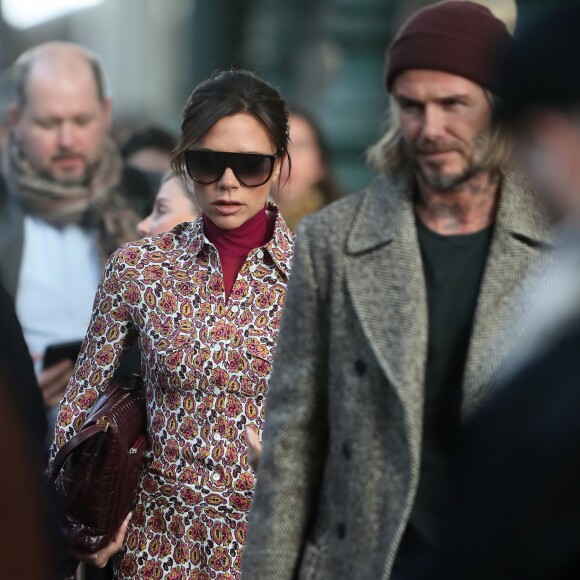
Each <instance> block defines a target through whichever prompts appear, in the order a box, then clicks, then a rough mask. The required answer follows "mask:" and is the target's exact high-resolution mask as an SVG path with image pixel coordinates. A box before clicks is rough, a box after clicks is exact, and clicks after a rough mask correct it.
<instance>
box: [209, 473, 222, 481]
mask: <svg viewBox="0 0 580 580" xmlns="http://www.w3.org/2000/svg"><path fill="white" fill-rule="evenodd" d="M211 478H212V479H213V480H214V481H219V480H220V474H219V473H214V474H213V475H212V476H211Z"/></svg>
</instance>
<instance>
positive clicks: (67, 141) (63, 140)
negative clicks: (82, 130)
mask: <svg viewBox="0 0 580 580" xmlns="http://www.w3.org/2000/svg"><path fill="white" fill-rule="evenodd" d="M74 133H75V131H74V128H73V127H71V125H69V124H68V123H63V124H62V125H60V127H59V130H58V144H59V145H60V147H61V148H63V149H70V148H71V147H72V145H73V143H74V140H75V135H74Z"/></svg>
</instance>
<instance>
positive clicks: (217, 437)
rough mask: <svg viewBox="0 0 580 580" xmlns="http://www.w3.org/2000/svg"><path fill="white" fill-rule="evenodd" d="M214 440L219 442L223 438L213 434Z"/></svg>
mask: <svg viewBox="0 0 580 580" xmlns="http://www.w3.org/2000/svg"><path fill="white" fill-rule="evenodd" d="M213 438H214V439H215V440H216V441H219V440H220V439H221V438H222V436H221V435H220V434H219V433H214V434H213Z"/></svg>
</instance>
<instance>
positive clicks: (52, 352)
mask: <svg viewBox="0 0 580 580" xmlns="http://www.w3.org/2000/svg"><path fill="white" fill-rule="evenodd" d="M82 344H83V341H82V340H71V341H70V342H60V343H58V344H51V345H50V346H48V347H47V348H46V351H45V352H44V359H43V361H42V366H43V368H45V369H46V368H48V367H51V366H52V365H54V364H56V363H57V362H59V361H61V360H64V359H66V358H68V359H70V360H72V361H73V362H76V360H77V357H78V356H79V352H80V350H81V345H82Z"/></svg>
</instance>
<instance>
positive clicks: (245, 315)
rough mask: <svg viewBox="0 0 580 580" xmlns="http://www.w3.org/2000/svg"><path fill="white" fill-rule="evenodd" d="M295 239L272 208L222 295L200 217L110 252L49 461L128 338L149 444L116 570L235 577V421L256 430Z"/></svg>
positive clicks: (246, 497)
mask: <svg viewBox="0 0 580 580" xmlns="http://www.w3.org/2000/svg"><path fill="white" fill-rule="evenodd" d="M292 245H293V240H292V234H291V233H290V231H289V230H288V228H287V226H286V225H285V223H284V221H283V220H282V218H281V217H280V216H279V215H278V216H277V218H276V224H275V228H274V235H273V237H272V239H271V241H270V242H269V243H268V244H267V245H265V246H264V247H262V248H258V249H256V250H253V251H252V252H250V254H249V255H248V258H247V260H246V262H245V263H244V265H243V266H242V268H241V270H240V273H239V275H238V278H237V279H236V282H235V284H234V287H233V290H232V293H231V295H230V298H229V300H228V302H227V303H226V302H225V297H224V289H223V279H222V273H221V267H220V261H219V257H218V253H217V250H216V248H215V247H214V246H213V245H212V244H211V243H210V242H209V241H208V240H207V238H205V236H204V234H203V224H202V219H201V217H200V218H198V219H197V220H196V221H195V222H193V223H189V224H181V225H179V226H177V227H176V228H175V229H173V230H172V231H171V232H168V233H166V234H161V235H160V236H157V237H153V238H146V239H144V240H141V241H138V242H135V243H131V244H126V245H124V246H122V247H121V248H120V249H119V250H118V251H117V252H115V254H113V256H112V257H111V259H110V260H109V262H108V264H107V266H106V269H105V272H104V274H103V277H102V279H101V282H100V285H99V288H98V291H97V295H96V298H95V305H94V309H93V314H92V318H91V323H90V326H89V330H88V334H87V338H86V339H85V342H84V345H83V348H82V351H81V355H80V357H79V360H78V363H77V366H76V369H75V372H74V375H73V377H72V379H71V382H70V384H69V386H68V389H67V392H66V394H65V397H64V399H63V401H62V403H61V406H60V411H59V416H58V420H57V427H56V435H55V442H54V444H53V447H52V450H51V457H54V455H55V453H56V451H57V450H58V449H59V448H60V447H62V445H63V444H64V443H65V442H66V441H68V440H69V439H70V438H71V437H72V436H73V435H74V434H75V433H76V432H77V431H78V429H79V428H80V427H81V425H82V423H83V421H84V418H85V416H86V414H87V412H88V411H89V409H90V408H91V405H92V404H93V403H94V401H95V399H96V398H97V396H98V394H99V390H100V389H103V388H104V387H105V386H106V385H107V383H108V381H109V380H110V378H111V376H112V374H113V372H114V370H115V368H116V367H117V365H118V362H119V357H120V356H121V353H122V352H123V350H124V349H126V348H128V346H130V344H131V343H132V342H134V341H135V340H138V341H139V345H140V348H141V353H142V361H141V366H142V374H143V377H144V379H145V384H146V389H147V401H148V428H149V435H150V438H151V443H152V449H151V452H150V455H149V458H148V464H147V467H146V469H145V470H144V473H143V476H142V479H141V486H140V492H139V500H138V504H137V507H136V509H135V511H134V515H133V518H132V520H131V523H130V525H129V529H128V532H127V537H126V540H125V546H124V549H123V551H122V553H121V555H120V556H119V557H118V558H117V561H116V578H122V579H127V580H128V579H135V578H147V579H149V578H151V579H156V578H163V579H166V580H168V579H171V580H177V579H183V580H185V579H190V578H196V579H210V578H211V579H214V578H215V579H218V578H219V579H224V580H225V579H230V578H239V575H240V572H239V571H240V560H241V555H242V547H243V545H244V541H245V537H246V520H247V512H248V509H249V506H250V501H251V498H252V491H253V488H254V476H253V474H252V471H251V469H250V468H249V466H248V460H247V450H246V437H245V428H246V426H250V427H252V428H254V429H255V430H256V431H258V432H259V433H261V431H262V427H263V422H264V412H265V397H266V393H267V389H268V379H269V376H270V367H271V364H272V356H273V353H274V347H275V344H276V337H277V333H278V327H279V323H280V315H281V312H282V306H283V304H284V298H285V295H286V284H287V277H288V273H289V264H290V259H291V256H292Z"/></svg>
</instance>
